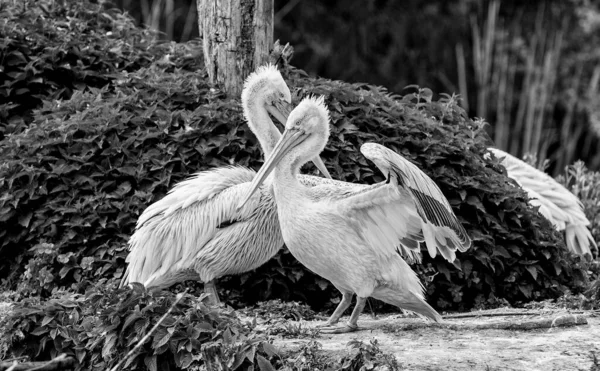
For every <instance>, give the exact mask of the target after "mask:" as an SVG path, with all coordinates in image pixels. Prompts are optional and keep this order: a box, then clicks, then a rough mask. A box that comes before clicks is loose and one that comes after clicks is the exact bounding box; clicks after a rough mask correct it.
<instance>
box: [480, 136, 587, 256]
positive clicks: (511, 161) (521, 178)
mask: <svg viewBox="0 0 600 371" xmlns="http://www.w3.org/2000/svg"><path fill="white" fill-rule="evenodd" d="M488 151H490V152H491V153H493V154H494V156H495V157H496V158H498V159H499V160H500V163H501V164H502V165H503V166H504V167H505V168H506V173H507V174H508V176H509V177H510V178H512V179H514V180H515V181H516V182H517V183H518V184H519V185H520V186H521V188H523V189H524V190H525V191H526V192H527V195H528V196H529V198H530V200H529V203H530V204H531V205H533V206H539V211H540V213H541V214H542V215H543V216H544V217H545V218H546V219H548V220H549V221H550V222H551V223H552V224H553V225H554V227H555V228H556V229H557V230H558V231H564V232H565V245H566V246H567V249H568V250H570V251H572V252H574V253H576V254H578V255H581V256H587V257H589V258H591V257H592V251H591V248H590V246H593V247H594V249H596V250H597V249H598V246H597V245H596V242H595V241H594V238H593V237H592V234H591V232H590V231H589V229H588V226H589V225H590V221H589V220H588V219H587V218H586V216H585V213H584V212H583V205H582V204H581V201H579V199H578V198H577V196H575V195H574V194H573V193H571V192H569V190H568V189H566V188H565V187H563V186H562V185H560V183H558V182H557V181H556V180H554V179H553V178H552V177H551V176H550V175H548V174H546V173H544V172H543V171H540V170H538V169H536V168H535V167H533V166H531V165H529V164H527V163H526V162H525V161H521V160H519V159H518V158H516V157H514V156H512V155H510V154H508V153H506V152H504V151H501V150H499V149H496V148H488Z"/></svg>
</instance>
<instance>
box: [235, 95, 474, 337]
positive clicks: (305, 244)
mask: <svg viewBox="0 0 600 371" xmlns="http://www.w3.org/2000/svg"><path fill="white" fill-rule="evenodd" d="M328 122H329V113H328V110H327V108H326V107H325V105H324V104H323V100H322V98H321V99H314V98H306V99H304V100H303V101H302V102H301V103H300V104H299V105H298V106H297V107H296V108H295V109H294V110H293V111H292V113H291V114H290V116H289V118H288V121H287V123H286V127H285V131H284V133H283V136H282V137H281V139H280V140H279V142H278V143H277V145H276V146H275V148H274V149H273V152H272V153H271V155H270V156H269V158H268V159H267V160H266V161H265V163H264V165H263V166H262V168H261V169H260V171H259V173H258V174H257V175H256V178H255V179H254V181H253V183H252V188H251V189H250V191H249V192H248V194H247V195H246V197H245V198H244V201H242V203H240V205H239V207H240V208H242V207H244V205H245V202H246V200H248V199H250V200H251V199H252V197H253V196H252V194H253V192H254V191H255V190H257V189H259V187H260V186H261V184H262V183H263V181H264V180H265V179H266V178H267V176H268V175H269V174H270V173H271V172H272V171H273V169H274V172H273V173H274V176H273V177H272V178H269V179H272V183H273V189H274V193H275V199H276V201H277V211H278V215H279V222H280V223H281V231H282V234H283V239H284V241H285V243H286V245H287V247H288V249H289V250H290V252H291V253H292V254H293V255H294V256H295V257H296V259H298V261H300V262H301V263H302V264H304V265H305V266H306V267H307V268H308V269H310V270H311V271H313V272H315V273H316V274H318V275H320V276H322V277H324V278H326V279H328V280H329V281H331V283H332V284H333V285H334V286H335V287H336V288H337V289H338V290H340V292H341V293H342V300H341V301H340V303H339V305H338V307H337V308H336V310H335V311H334V313H333V314H332V316H331V318H329V320H328V321H327V324H326V325H327V328H325V331H326V332H333V333H340V332H348V331H354V330H356V329H357V328H358V326H357V320H358V316H359V315H360V313H361V312H362V310H363V308H364V305H365V302H366V298H367V297H370V296H372V297H374V298H376V299H379V300H382V301H384V302H386V303H390V304H393V305H396V306H398V307H400V308H402V309H406V310H410V311H413V312H416V313H418V314H420V315H423V316H426V317H428V318H430V319H433V320H435V321H439V320H440V319H441V317H440V315H439V314H438V313H437V312H436V311H435V310H434V309H433V308H432V307H431V306H429V304H427V303H426V302H425V300H424V296H423V286H422V285H421V283H420V281H419V279H418V278H417V275H416V274H415V273H414V272H413V271H412V269H411V268H410V267H409V266H408V264H407V263H406V262H405V261H404V260H403V259H402V258H401V256H400V251H401V250H403V249H409V250H411V249H412V250H418V249H419V242H420V241H423V240H425V242H426V243H427V248H428V251H429V253H430V254H431V255H432V256H435V254H436V250H439V251H440V252H441V254H442V255H443V256H444V257H445V258H446V259H448V260H450V261H452V260H454V258H455V250H457V249H458V250H459V251H465V250H467V249H468V248H469V246H470V245H471V240H470V238H469V237H468V236H467V233H466V231H465V230H464V228H463V227H462V225H461V224H460V223H459V221H458V220H457V218H456V216H455V215H454V213H453V212H452V209H451V208H450V204H449V203H448V201H447V200H446V198H445V197H444V196H443V194H442V192H441V191H440V189H439V188H438V187H437V186H436V184H435V183H434V182H433V181H432V180H431V179H430V178H429V177H427V175H425V174H424V173H423V172H422V171H421V170H419V169H418V168H417V167H416V166H415V165H413V164H412V163H410V162H409V161H407V160H406V159H404V158H403V157H402V156H400V155H398V154H396V153H395V152H393V151H391V150H389V149H387V148H385V147H383V146H381V145H378V144H374V143H367V144H364V145H363V146H362V147H361V152H362V153H363V154H364V155H365V156H366V157H367V158H368V159H370V160H371V161H373V162H374V163H375V164H376V165H377V167H378V168H379V169H380V170H381V171H382V172H383V173H384V174H385V175H386V178H387V180H386V181H385V182H381V183H378V184H375V185H372V186H364V187H360V188H356V187H346V188H342V187H339V186H337V185H333V186H332V185H330V184H322V185H316V186H314V187H310V188H309V187H306V186H304V185H303V184H302V183H300V182H299V181H298V179H297V174H298V171H299V169H300V166H301V165H302V164H304V163H306V162H307V161H308V160H309V159H311V158H313V157H314V156H317V155H318V154H319V153H320V152H321V151H322V150H323V148H324V147H325V144H326V143H327V139H328V136H329V125H328ZM270 181H271V180H268V182H270ZM398 245H401V246H400V247H398ZM354 293H356V295H357V302H356V306H355V308H354V310H353V312H352V315H351V317H350V320H349V322H348V324H347V326H345V327H337V328H336V327H334V325H335V324H336V323H337V322H338V321H339V318H340V316H341V315H342V314H343V312H344V311H345V310H346V309H347V308H348V306H349V305H350V302H351V300H352V296H353V294H354Z"/></svg>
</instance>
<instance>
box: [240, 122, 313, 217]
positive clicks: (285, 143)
mask: <svg viewBox="0 0 600 371" xmlns="http://www.w3.org/2000/svg"><path fill="white" fill-rule="evenodd" d="M306 136H307V135H306V133H304V132H303V131H299V130H285V131H284V132H283V135H282V136H281V139H279V142H277V144H276V145H275V148H273V152H271V156H269V158H267V159H266V160H265V163H264V164H263V166H262V167H261V168H260V170H259V171H258V174H256V176H255V177H254V180H253V181H252V184H251V185H250V191H248V193H246V195H245V196H244V198H243V199H242V201H241V202H240V203H239V204H238V207H237V209H238V210H239V209H241V208H242V207H243V206H244V205H245V204H246V202H248V200H249V199H250V198H251V197H252V195H253V194H254V193H255V192H256V190H257V189H258V188H259V187H260V186H261V185H262V184H263V182H264V181H265V179H267V177H268V176H269V174H271V172H272V171H273V169H275V167H276V166H277V164H279V162H281V159H282V158H283V157H284V156H285V155H286V153H287V152H288V151H289V150H291V149H292V148H294V147H296V146H297V145H298V144H299V143H301V142H302V141H303V140H304V139H305V138H306Z"/></svg>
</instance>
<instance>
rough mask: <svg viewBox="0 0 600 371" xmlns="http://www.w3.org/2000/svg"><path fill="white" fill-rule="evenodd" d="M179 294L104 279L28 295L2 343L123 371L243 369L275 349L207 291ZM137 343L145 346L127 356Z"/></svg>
mask: <svg viewBox="0 0 600 371" xmlns="http://www.w3.org/2000/svg"><path fill="white" fill-rule="evenodd" d="M180 295H183V298H181V299H182V300H177V299H175V297H174V295H171V294H169V293H162V294H158V295H153V294H151V293H149V292H147V291H145V289H144V287H143V286H142V285H135V287H134V289H133V290H131V289H129V288H127V289H117V287H116V285H115V284H114V283H112V284H111V283H108V282H100V283H99V284H97V285H96V286H95V287H93V288H91V289H90V290H89V291H88V292H87V293H86V294H85V295H79V294H69V293H64V292H63V293H57V294H56V295H55V297H54V298H52V299H50V300H48V301H46V302H42V303H39V302H38V300H37V299H26V300H24V301H23V302H21V303H15V304H14V308H13V313H12V314H11V315H10V316H9V317H8V318H6V320H5V322H4V323H3V332H4V333H5V336H3V338H2V339H1V340H0V341H2V342H4V343H5V344H2V346H6V344H8V347H9V348H10V349H11V353H12V356H16V357H19V356H28V357H29V358H31V359H36V360H39V359H48V358H53V357H56V356H57V355H58V354H60V353H66V354H67V355H70V356H73V357H74V358H76V359H77V361H78V366H77V370H105V369H109V368H111V367H114V366H115V365H117V363H118V362H120V361H123V363H122V364H121V367H120V368H119V369H122V370H133V369H139V368H145V367H147V369H149V370H157V369H159V370H163V369H168V368H174V367H176V368H177V369H184V368H188V367H191V368H197V367H198V366H200V365H202V364H205V365H206V366H207V367H208V366H209V364H212V365H215V366H221V367H223V365H225V366H226V367H225V368H220V369H227V370H246V369H252V367H251V366H252V365H253V364H261V363H264V362H267V363H268V361H267V360H266V358H265V357H271V356H273V355H274V354H275V349H274V348H273V346H272V345H270V344H269V343H267V342H266V341H264V339H261V338H258V337H257V336H256V335H255V334H254V333H252V332H251V328H250V327H249V326H248V325H247V324H243V323H241V322H240V320H239V319H238V318H237V317H236V316H235V313H234V312H233V311H232V310H223V309H215V308H209V307H207V306H205V305H204V304H203V302H202V298H203V297H204V296H203V297H201V298H200V299H197V298H195V297H192V296H190V295H188V294H180ZM171 308H172V309H171ZM170 309H171V310H170ZM163 317H164V318H163ZM155 325H158V327H157V329H156V330H155V331H154V332H153V333H152V334H151V336H150V337H148V338H147V339H145V340H144V337H145V335H146V334H148V333H149V332H150V331H151V329H152V328H153V327H154V326H155ZM140 341H142V342H143V345H142V346H141V347H139V349H138V350H136V351H135V352H134V353H133V354H131V355H129V354H128V352H129V351H130V350H132V349H134V347H135V346H136V345H137V344H138V343H139V342H140ZM126 355H127V356H126ZM144 366H145V367H144ZM209 369H213V368H210V367H209ZM255 369H258V368H255ZM260 369H261V370H262V369H263V368H262V367H261V368H260ZM267 369H268V368H267Z"/></svg>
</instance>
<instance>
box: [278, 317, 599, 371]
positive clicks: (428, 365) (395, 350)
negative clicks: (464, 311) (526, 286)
mask: <svg viewBox="0 0 600 371" xmlns="http://www.w3.org/2000/svg"><path fill="white" fill-rule="evenodd" d="M479 314H483V315H484V316H475V317H466V318H465V317H462V318H460V317H459V318H456V317H455V318H450V317H445V319H444V322H443V323H442V324H435V323H432V322H428V321H426V320H423V319H420V318H414V317H413V318H408V317H405V316H401V315H387V316H380V317H378V318H377V319H373V317H372V316H367V315H363V316H362V317H361V318H360V320H359V322H358V323H359V326H361V330H360V331H357V332H354V333H349V334H332V335H330V334H322V333H321V334H319V335H318V336H317V337H316V338H315V340H317V341H319V342H321V343H322V345H323V350H325V351H329V352H332V353H333V354H335V353H337V352H344V351H347V347H346V344H347V343H348V342H349V341H350V340H352V339H360V340H362V341H364V342H367V341H369V340H370V339H373V338H375V339H377V341H378V343H379V345H380V348H381V350H382V351H384V352H388V353H392V354H394V355H395V356H396V358H397V360H398V361H399V363H400V364H401V365H402V366H403V367H404V368H405V369H408V370H541V371H551V370H557V371H558V370H586V371H587V370H600V368H594V367H597V366H594V361H593V358H592V352H595V354H596V356H597V357H599V358H600V317H599V316H598V313H595V312H577V313H575V312H571V313H568V312H565V311H552V312H539V311H538V312H532V311H521V312H518V311H515V310H510V313H507V314H510V315H499V314H502V313H501V311H486V312H479ZM346 319H347V317H345V318H342V320H346ZM322 323H324V321H310V322H308V321H299V322H296V324H301V326H305V327H315V326H317V325H319V324H322ZM540 327H541V328H540ZM308 341H309V339H289V338H286V339H284V338H282V337H279V338H277V339H276V341H275V343H274V344H275V345H276V346H278V347H280V349H281V350H284V351H285V350H293V349H295V348H298V347H300V346H301V345H302V344H303V343H305V342H308ZM599 361H600V360H599Z"/></svg>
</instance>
